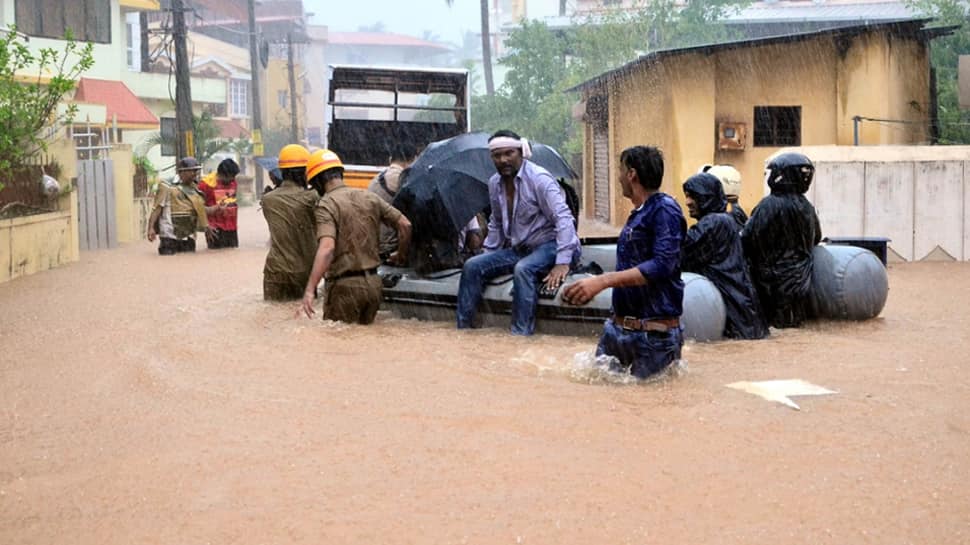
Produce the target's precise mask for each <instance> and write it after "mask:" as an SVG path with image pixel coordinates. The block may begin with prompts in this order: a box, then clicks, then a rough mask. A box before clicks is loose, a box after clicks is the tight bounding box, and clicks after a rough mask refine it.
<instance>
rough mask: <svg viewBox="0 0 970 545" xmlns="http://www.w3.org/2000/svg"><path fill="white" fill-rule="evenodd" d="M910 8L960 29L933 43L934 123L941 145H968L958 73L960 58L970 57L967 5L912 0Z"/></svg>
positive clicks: (969, 128)
mask: <svg viewBox="0 0 970 545" xmlns="http://www.w3.org/2000/svg"><path fill="white" fill-rule="evenodd" d="M909 6H910V7H911V8H912V9H914V10H916V11H917V12H919V13H923V14H926V15H928V16H930V17H933V18H935V19H936V24H938V25H941V26H959V28H957V29H955V30H953V32H952V33H951V34H950V35H949V36H944V37H941V38H937V39H935V40H933V43H932V45H931V46H930V62H931V63H932V65H933V68H935V69H936V89H937V95H936V99H937V108H938V113H937V122H938V124H939V127H940V143H941V144H970V113H968V112H965V111H961V110H960V103H959V88H958V82H957V74H958V68H959V59H960V55H970V4H968V3H967V2H964V1H962V0H912V1H910V2H909Z"/></svg>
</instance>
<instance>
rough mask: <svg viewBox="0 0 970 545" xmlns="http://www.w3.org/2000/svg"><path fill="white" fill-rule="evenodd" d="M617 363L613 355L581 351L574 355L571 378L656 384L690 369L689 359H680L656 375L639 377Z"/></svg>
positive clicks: (612, 382) (595, 381)
mask: <svg viewBox="0 0 970 545" xmlns="http://www.w3.org/2000/svg"><path fill="white" fill-rule="evenodd" d="M615 363H616V358H614V357H613V356H605V355H604V356H596V355H595V352H594V351H592V350H589V351H586V352H580V353H578V354H576V355H575V356H573V364H572V367H570V369H569V379H570V380H573V381H575V382H582V383H586V384H616V385H628V384H655V383H658V382H665V381H667V380H672V379H676V378H679V377H682V376H684V375H686V374H687V371H688V369H687V360H684V359H680V360H677V361H675V362H674V363H672V364H670V365H669V366H668V367H667V368H666V369H664V370H663V371H661V372H659V373H657V374H655V375H652V376H650V377H647V378H646V379H638V378H636V377H634V376H633V375H631V374H630V373H629V372H628V371H621V370H618V369H617V368H618V366H617V365H615Z"/></svg>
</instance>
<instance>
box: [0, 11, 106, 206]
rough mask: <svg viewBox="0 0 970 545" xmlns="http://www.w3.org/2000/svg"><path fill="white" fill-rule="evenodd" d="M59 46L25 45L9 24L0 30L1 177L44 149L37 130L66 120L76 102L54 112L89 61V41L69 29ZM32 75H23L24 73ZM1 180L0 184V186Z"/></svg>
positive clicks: (21, 37) (43, 139)
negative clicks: (77, 37)
mask: <svg viewBox="0 0 970 545" xmlns="http://www.w3.org/2000/svg"><path fill="white" fill-rule="evenodd" d="M64 39H65V44H64V49H63V50H61V51H58V50H57V49H54V48H41V49H39V50H37V51H36V52H34V51H31V50H30V48H28V47H27V43H26V38H25V37H24V36H23V35H21V34H18V33H17V29H16V27H14V26H10V28H9V30H7V31H3V30H0V176H6V175H8V173H10V172H12V171H18V170H22V169H24V168H25V167H26V166H27V164H28V163H29V162H30V160H31V159H32V158H33V157H35V156H36V155H37V154H38V153H40V152H42V151H45V150H46V149H47V141H46V139H45V138H44V137H43V134H42V131H43V129H45V128H48V127H54V126H58V125H59V124H61V123H66V122H70V121H71V120H72V119H73V117H74V115H75V114H76V113H77V106H75V105H73V104H72V105H69V106H68V107H67V108H65V109H63V110H61V111H60V112H58V105H59V104H60V102H61V100H62V99H63V97H64V95H66V94H67V93H69V92H70V91H72V90H74V87H75V85H76V83H77V80H78V78H79V77H80V76H81V74H82V73H84V72H85V71H86V70H88V69H90V68H91V67H92V66H94V58H93V56H92V50H93V46H92V45H91V44H90V43H87V44H78V43H77V42H75V41H74V40H73V38H72V36H71V34H70V32H68V33H67V35H66V36H65V37H64ZM27 73H30V74H36V76H34V75H30V76H29V77H24V74H27ZM2 187H3V186H2V184H0V188H2Z"/></svg>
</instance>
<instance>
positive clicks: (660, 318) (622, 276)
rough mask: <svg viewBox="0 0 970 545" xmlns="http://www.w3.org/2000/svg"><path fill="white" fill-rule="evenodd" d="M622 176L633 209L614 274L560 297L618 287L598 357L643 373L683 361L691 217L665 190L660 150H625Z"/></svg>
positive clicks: (583, 297) (578, 300)
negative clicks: (683, 261) (683, 265)
mask: <svg viewBox="0 0 970 545" xmlns="http://www.w3.org/2000/svg"><path fill="white" fill-rule="evenodd" d="M619 174H620V177H619V182H620V187H621V188H622V190H623V196H624V197H626V198H628V199H630V202H632V203H633V206H634V209H633V212H631V213H630V217H629V219H627V222H626V225H625V226H624V227H623V231H621V232H620V238H619V240H618V241H617V244H616V272H610V273H605V274H602V275H599V276H593V277H590V278H584V279H582V280H580V281H578V282H575V283H573V284H570V285H569V286H567V287H566V289H565V291H564V292H563V297H562V298H563V300H564V301H565V302H567V303H570V304H573V305H585V304H586V303H588V302H589V301H590V300H591V299H592V298H593V297H595V296H596V294H597V293H599V292H601V291H603V290H604V289H606V288H613V308H612V316H611V317H610V318H608V319H607V320H606V323H605V324H604V326H603V335H602V336H601V337H600V341H599V344H598V345H597V347H596V355H597V356H600V355H607V356H613V358H615V359H614V360H613V362H612V363H611V366H615V367H616V368H618V369H620V368H622V369H629V370H630V373H631V374H632V375H633V376H635V377H637V378H646V377H648V376H650V375H652V374H654V373H657V372H659V371H662V370H663V369H665V368H666V367H667V366H668V365H670V364H671V363H673V362H675V361H677V360H679V359H680V349H681V347H682V346H683V344H684V338H683V329H682V328H681V326H680V315H681V313H682V310H683V299H684V282H683V281H682V280H681V279H680V246H681V242H682V241H683V239H684V235H685V234H686V232H687V222H686V221H685V220H684V213H683V212H682V211H681V209H680V205H679V204H677V201H675V200H674V199H673V197H671V196H670V195H667V194H666V193H661V192H660V183H661V181H662V180H663V175H664V162H663V155H662V154H661V153H660V150H659V149H657V148H651V147H646V146H634V147H632V148H627V149H625V150H623V153H622V154H621V155H620V173H619Z"/></svg>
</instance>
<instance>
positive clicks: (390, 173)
mask: <svg viewBox="0 0 970 545" xmlns="http://www.w3.org/2000/svg"><path fill="white" fill-rule="evenodd" d="M402 172H404V168H402V167H401V166H400V165H391V166H389V167H387V169H386V170H385V171H384V172H383V174H384V183H383V184H381V181H380V178H381V175H380V174H378V175H377V176H374V179H373V180H371V181H370V185H368V186H367V191H370V192H371V193H374V194H375V195H377V196H378V197H380V198H382V199H384V202H386V203H387V204H391V202H393V201H394V196H395V195H397V191H398V189H399V188H400V187H401V173H402ZM394 250H397V228H396V227H389V226H387V225H383V224H382V225H381V237H380V253H381V254H389V253H391V252H393V251H394Z"/></svg>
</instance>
